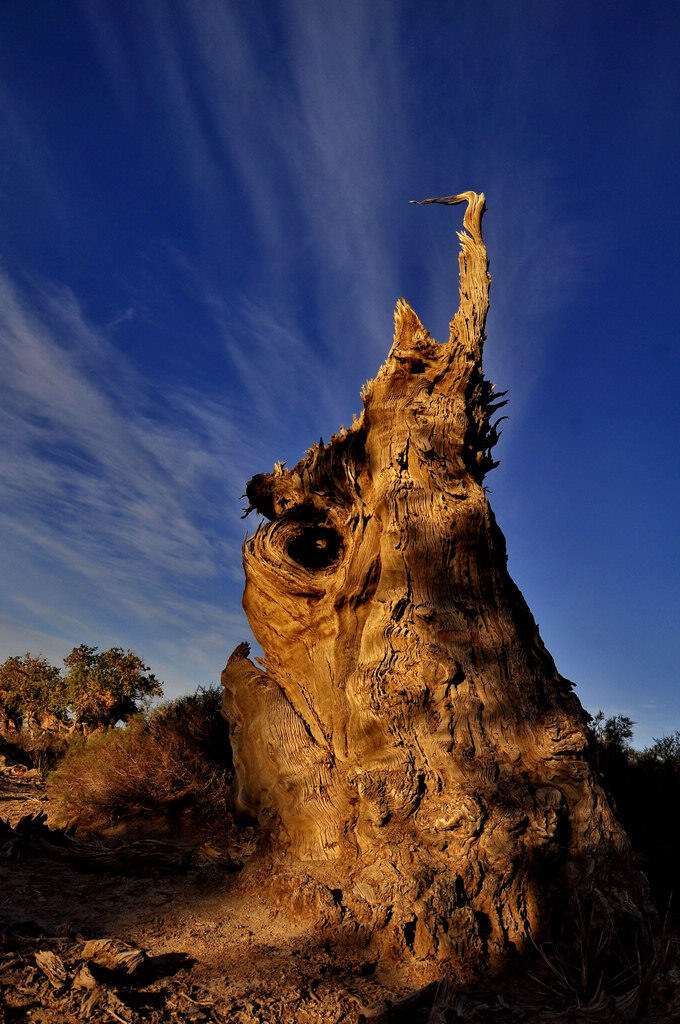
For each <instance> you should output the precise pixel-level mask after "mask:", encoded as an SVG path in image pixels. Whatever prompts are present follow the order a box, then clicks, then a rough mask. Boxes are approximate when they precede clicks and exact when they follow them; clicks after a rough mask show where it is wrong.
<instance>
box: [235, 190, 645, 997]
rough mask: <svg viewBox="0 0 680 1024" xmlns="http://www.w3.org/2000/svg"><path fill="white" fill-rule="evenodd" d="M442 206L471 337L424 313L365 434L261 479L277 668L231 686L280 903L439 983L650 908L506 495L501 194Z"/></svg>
mask: <svg viewBox="0 0 680 1024" xmlns="http://www.w3.org/2000/svg"><path fill="white" fill-rule="evenodd" d="M432 201H433V202H446V203H449V204H454V203H458V202H463V201H465V202H466V203H467V209H466V213H465V218H464V228H465V230H464V231H463V232H461V234H460V236H459V237H460V239H461V255H460V274H461V285H460V292H461V294H460V305H459V309H458V312H457V313H456V315H455V316H454V318H453V320H452V321H451V334H450V337H449V340H448V341H447V342H446V343H444V344H439V343H438V342H436V341H434V340H433V339H432V338H431V337H430V335H429V333H428V332H427V331H426V329H425V328H424V327H423V325H422V324H421V322H420V320H419V319H418V317H417V316H416V314H415V313H414V312H413V310H412V309H411V308H410V306H408V304H407V303H406V302H404V300H403V299H400V300H399V302H398V304H397V308H396V311H395V336H394V342H393V345H392V348H391V350H390V352H389V355H388V357H387V360H386V362H385V364H384V365H383V367H382V368H381V369H380V370H379V372H378V374H377V376H376V377H375V379H374V380H373V381H371V382H370V383H369V384H368V385H367V386H366V388H365V389H364V391H363V392H362V395H363V401H364V408H363V412H362V414H361V415H360V416H359V417H358V418H355V420H354V423H353V424H352V427H351V428H350V429H349V430H347V431H344V432H343V433H341V434H337V435H335V436H334V437H333V438H332V439H331V440H330V442H329V443H328V444H327V445H325V446H324V445H322V444H320V445H314V446H313V447H312V449H310V451H309V452H308V454H307V456H306V457H305V458H304V459H303V460H302V461H301V462H300V463H298V465H297V466H295V467H294V468H293V469H291V470H288V469H284V468H283V467H277V468H276V469H275V471H274V472H273V473H270V474H261V475H259V476H256V477H254V478H253V479H252V480H251V481H250V482H249V483H248V485H247V496H248V499H249V502H250V505H251V506H252V507H253V508H256V509H257V510H258V511H259V512H261V513H262V514H263V515H264V516H265V517H266V518H267V520H268V521H267V522H264V523H262V524H261V525H260V526H259V528H258V529H257V531H256V533H255V535H254V536H253V537H251V538H250V539H248V540H246V542H245V544H244V547H243V561H244V568H245V574H246V588H245V593H244V600H243V604H244V608H245V610H246V613H247V615H248V619H249V621H250V624H251V627H252V630H253V633H254V635H255V637H256V638H257V640H258V642H259V643H260V644H261V646H262V648H263V650H264V652H265V665H266V671H264V672H263V671H261V670H260V669H258V668H257V667H256V666H255V665H254V664H253V663H252V662H251V661H250V660H249V659H248V656H247V655H248V651H247V649H246V648H245V647H244V646H243V645H242V646H241V647H239V648H237V649H236V651H234V653H233V654H232V656H231V657H230V659H229V662H228V664H227V667H226V669H225V671H224V673H223V678H222V681H223V685H224V711H225V715H226V716H227V718H228V719H229V722H230V723H231V734H232V742H233V747H234V759H235V765H236V770H237V777H238V783H239V800H240V804H241V807H242V808H243V809H244V810H247V811H249V812H250V813H252V814H256V815H259V816H260V817H261V818H262V819H263V821H266V822H268V823H269V824H270V827H271V828H272V829H273V833H272V837H273V838H272V853H271V858H272V860H271V862H270V863H269V864H268V870H267V878H268V884H269V885H271V886H277V885H278V886H279V888H280V889H281V888H283V889H284V890H286V886H288V889H287V890H286V891H291V892H292V891H294V892H296V893H299V892H302V891H305V892H308V891H310V887H311V889H313V890H314V892H315V893H316V903H315V906H316V908H317V910H316V913H317V915H318V917H319V920H320V923H322V924H323V923H325V924H328V923H329V922H331V923H335V924H337V925H338V927H342V928H347V929H348V930H349V932H350V933H351V934H352V936H353V940H355V939H356V936H357V935H359V936H363V937H364V939H365V940H366V941H367V942H371V943H373V944H374V945H375V946H376V947H377V948H378V949H379V950H380V951H381V953H382V955H383V956H384V957H385V958H388V959H391V960H392V961H393V962H394V964H395V965H398V968H399V970H401V971H402V972H403V973H404V974H406V975H407V976H408V977H409V978H411V979H412V980H420V981H422V980H427V979H428V978H430V977H437V976H440V975H441V973H442V972H443V971H446V972H448V973H449V974H451V975H453V976H455V977H457V978H459V979H464V978H469V977H471V976H476V975H479V974H480V973H482V972H483V971H485V970H487V969H489V968H491V967H493V966H494V965H496V966H497V965H499V964H501V963H502V962H503V960H504V958H505V957H506V956H507V955H508V953H509V952H511V951H514V950H517V949H520V950H521V949H524V948H527V947H530V946H531V943H532V942H533V941H534V939H540V937H541V936H553V937H555V936H557V935H559V933H560V930H562V932H563V933H564V934H565V935H566V937H567V938H568V937H569V935H570V932H573V928H572V923H573V917H574V914H575V913H576V910H575V904H574V902H573V894H574V893H575V892H577V891H580V892H581V893H582V894H585V895H586V897H587V894H588V893H592V892H594V891H595V890H597V892H598V893H599V894H600V896H599V897H598V898H599V899H601V900H602V908H603V910H602V914H603V918H602V920H603V922H604V921H605V918H606V916H607V915H610V916H609V918H608V920H610V923H612V922H613V923H614V924H615V926H616V927H617V928H618V929H619V931H620V933H621V935H623V934H624V933H625V929H626V927H627V925H628V924H629V923H630V920H631V919H632V918H630V916H629V917H627V916H626V915H627V911H626V909H625V908H626V907H628V908H630V899H629V895H630V894H632V895H633V897H634V898H635V899H636V900H638V901H643V900H644V899H645V898H646V897H645V892H646V890H645V883H644V880H643V879H642V878H641V876H638V875H637V874H636V872H635V871H634V870H633V868H632V867H631V865H630V860H629V851H628V844H627V840H626V837H625V835H624V834H623V833H622V831H621V829H620V827H619V826H618V824H617V822H616V820H615V818H614V815H613V813H612V810H611V807H610V805H609V803H608V801H607V798H606V796H605V794H604V793H603V791H602V789H601V787H600V784H599V782H598V780H597V776H596V774H595V773H594V772H593V769H592V767H591V764H590V761H589V754H588V733H587V725H586V722H587V716H586V714H585V712H584V711H583V709H582V708H581V705H580V704H579V702H578V699H577V698H576V696H575V695H574V694H573V693H572V690H571V684H570V683H568V681H567V680H565V679H563V678H562V677H561V676H560V674H559V673H558V672H557V669H556V668H555V665H554V663H553V660H552V658H551V657H550V655H549V654H548V652H547V650H546V649H545V647H544V645H543V643H542V640H541V638H540V636H539V633H538V629H537V627H536V624H535V622H534V620H533V618H532V616H531V613H530V611H529V609H528V608H527V606H526V604H525V602H524V600H523V598H522V595H521V594H520V592H519V590H518V589H517V587H516V586H515V584H514V583H513V582H512V580H511V578H510V576H509V575H508V572H507V567H506V562H507V558H506V549H505V541H504V538H503V535H502V534H501V532H500V530H499V528H498V526H497V525H496V521H495V519H494V516H493V513H492V511H491V508H490V506H489V502H488V499H487V495H486V493H485V490H484V487H483V483H482V481H483V478H484V474H485V473H486V472H487V471H488V470H489V469H491V468H493V466H494V465H495V462H494V460H493V459H492V457H491V454H490V453H491V449H492V447H493V445H494V444H495V442H496V440H497V436H498V431H497V426H498V423H497V422H496V423H495V424H493V425H492V424H491V423H490V417H491V415H492V414H493V412H495V411H496V410H497V409H498V408H500V407H501V406H502V405H504V404H505V403H504V402H503V401H499V398H502V396H503V393H500V394H499V393H496V392H494V391H493V388H492V386H491V384H490V383H489V382H488V381H487V380H486V379H485V378H484V375H483V372H482V362H481V361H482V349H483V343H484V325H485V319H486V313H487V309H488V291H489V280H490V279H489V274H488V266H487V257H486V250H485V248H484V243H483V240H482V235H481V218H482V213H483V211H484V197H483V195H476V194H475V193H474V192H467V193H462V194H461V195H459V196H452V197H446V198H445V199H443V200H432ZM286 880H287V881H286ZM296 905H299V904H296ZM632 916H633V917H634V914H633V915H632ZM603 926H604V925H603Z"/></svg>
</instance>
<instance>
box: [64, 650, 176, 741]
mask: <svg viewBox="0 0 680 1024" xmlns="http://www.w3.org/2000/svg"><path fill="white" fill-rule="evenodd" d="M64 664H65V666H66V668H67V670H68V671H67V675H66V678H65V680H64V683H65V687H66V693H67V696H68V703H69V706H70V709H71V713H72V715H73V718H74V720H75V721H76V722H79V723H80V722H82V723H83V724H84V725H88V726H92V727H103V728H109V727H111V726H114V725H115V724H116V722H125V721H127V719H129V718H131V717H132V716H133V715H136V714H138V713H139V712H140V711H142V710H143V709H144V708H146V707H147V706H148V702H149V701H150V699H151V698H152V697H159V696H161V694H162V692H163V687H162V685H161V683H159V681H158V680H157V679H156V677H155V675H154V674H153V673H152V672H149V669H148V666H147V665H145V664H144V663H143V662H142V660H141V658H139V657H138V656H137V655H136V654H134V653H133V652H132V651H123V650H122V648H120V647H111V648H110V650H108V651H101V652H98V651H97V648H96V647H88V646H87V644H81V645H80V646H79V647H74V648H73V650H72V651H71V653H70V654H69V655H68V657H66V658H64Z"/></svg>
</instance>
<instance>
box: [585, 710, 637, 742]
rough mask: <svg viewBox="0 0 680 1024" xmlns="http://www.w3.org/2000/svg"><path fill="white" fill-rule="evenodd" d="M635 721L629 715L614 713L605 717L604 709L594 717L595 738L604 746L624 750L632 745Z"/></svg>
mask: <svg viewBox="0 0 680 1024" xmlns="http://www.w3.org/2000/svg"><path fill="white" fill-rule="evenodd" d="M634 725H635V722H634V721H633V720H632V718H629V717H628V715H613V716H612V717H611V718H605V716H604V711H601V710H600V711H598V712H597V714H596V715H594V716H593V719H592V726H591V728H592V730H593V732H594V734H595V738H596V740H597V741H598V743H600V744H601V745H602V746H604V747H608V748H609V749H611V750H619V751H624V750H628V749H629V747H630V741H631V740H632V738H633V726H634Z"/></svg>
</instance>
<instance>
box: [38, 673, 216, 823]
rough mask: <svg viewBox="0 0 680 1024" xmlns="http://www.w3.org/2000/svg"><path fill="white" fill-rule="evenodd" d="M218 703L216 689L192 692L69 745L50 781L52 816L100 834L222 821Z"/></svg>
mask: <svg viewBox="0 0 680 1024" xmlns="http://www.w3.org/2000/svg"><path fill="white" fill-rule="evenodd" d="M220 700H221V694H220V692H219V691H218V690H217V689H215V688H212V689H203V690H199V691H198V692H197V693H195V694H193V695H192V696H189V697H181V698H179V699H177V700H174V701H168V702H165V703H164V704H162V705H161V706H160V707H158V708H157V709H156V710H154V711H152V712H151V713H149V714H147V715H145V716H143V717H138V718H135V719H133V720H132V721H131V722H129V723H128V725H127V726H126V727H124V728H116V729H110V730H108V731H107V732H104V733H101V734H98V735H94V736H91V737H90V738H89V739H87V740H85V741H82V742H81V743H80V744H78V745H74V746H72V747H71V749H70V750H69V751H68V752H67V753H66V756H65V757H64V758H63V760H62V761H61V763H60V764H59V766H58V768H57V769H56V771H55V772H54V773H53V774H52V776H51V777H50V779H49V794H50V798H51V800H52V803H53V806H54V807H55V811H56V814H57V816H58V817H59V818H60V819H62V820H63V821H69V822H71V823H72V824H74V825H77V826H79V827H81V828H89V829H99V830H101V829H107V828H111V827H112V826H116V825H118V824H120V823H126V824H128V825H134V826H135V827H136V828H138V829H142V830H144V828H145V826H147V827H153V828H157V827H158V826H159V824H161V825H164V826H166V827H168V828H170V830H171V831H180V830H181V829H182V827H183V826H185V825H186V824H187V823H188V820H191V821H192V822H194V823H195V822H197V821H200V822H204V823H210V822H219V821H220V820H222V819H224V818H225V817H226V816H227V814H228V813H229V811H230V809H231V761H230V758H231V749H230V746H229V737H228V731H227V727H226V724H225V722H224V721H223V720H222V718H221V716H220V714H219V708H220Z"/></svg>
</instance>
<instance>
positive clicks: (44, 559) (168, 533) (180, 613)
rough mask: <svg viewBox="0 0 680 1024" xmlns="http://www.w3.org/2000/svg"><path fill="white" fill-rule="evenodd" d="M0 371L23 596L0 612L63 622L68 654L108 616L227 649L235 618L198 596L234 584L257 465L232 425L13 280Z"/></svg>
mask: <svg viewBox="0 0 680 1024" xmlns="http://www.w3.org/2000/svg"><path fill="white" fill-rule="evenodd" d="M0 360H1V361H2V365H3V368H4V372H3V375H2V381H1V382H0V398H1V408H2V415H1V416H0V444H1V445H2V449H3V459H2V463H1V464H0V500H1V502H2V507H3V509H4V510H5V511H4V512H3V514H2V515H1V516H0V536H2V537H3V543H4V545H5V550H6V559H5V561H6V574H5V578H6V581H7V580H8V579H9V578H12V579H15V580H20V581H21V584H22V587H23V588H25V589H24V592H23V595H19V596H18V597H17V598H16V599H15V598H14V596H13V594H12V593H11V592H6V593H5V595H4V603H5V604H6V605H9V606H10V608H11V607H12V606H14V608H15V610H16V609H21V610H23V612H24V613H26V614H27V615H28V616H29V617H31V618H32V619H33V620H35V621H42V622H43V623H47V624H49V623H50V622H51V620H52V617H53V616H55V617H56V618H58V619H59V622H60V626H59V631H60V634H66V633H68V632H70V633H71V636H72V637H73V641H72V642H74V643H75V642H78V641H79V640H80V639H82V635H81V636H79V635H78V633H77V629H78V627H79V625H80V624H81V623H82V621H83V619H86V620H88V621H87V622H86V623H84V624H83V625H87V626H88V627H89V628H97V627H96V622H97V614H100V618H101V616H102V615H104V616H105V615H106V614H107V613H108V614H109V615H110V616H111V619H112V620H114V621H115V620H118V621H121V620H122V621H127V622H134V623H135V624H136V626H135V628H136V630H137V632H138V634H139V635H141V633H142V632H143V631H144V629H146V631H147V632H149V633H151V634H152V635H156V636H157V637H159V638H162V637H163V636H166V637H167V636H170V635H172V636H174V637H177V636H178V635H183V636H185V637H186V636H192V638H193V639H194V641H196V642H198V643H199V645H200V643H201V641H202V642H203V644H204V645H205V644H208V645H209V646H211V647H213V648H214V647H215V645H217V646H218V647H220V648H221V646H222V644H223V642H224V638H225V635H229V633H232V634H233V633H234V632H237V627H238V631H240V629H241V628H242V627H241V626H240V622H241V619H240V617H239V616H236V617H234V616H233V615H231V616H230V615H228V614H227V613H226V611H225V607H224V606H222V605H220V604H219V603H216V602H215V601H214V600H210V599H206V597H205V596H204V595H205V593H206V592H207V593H209V594H212V595H213V597H217V596H218V595H220V594H221V592H222V591H224V588H225V587H228V586H229V583H230V581H232V582H233V580H234V578H236V577H237V576H240V567H239V562H240V541H241V538H242V533H243V531H242V524H241V523H240V521H239V519H238V511H239V503H238V494H239V493H240V489H242V481H243V479H244V474H245V473H246V472H247V470H246V469H245V463H246V462H248V461H250V462H255V461H257V457H256V455H255V453H254V452H252V451H251V450H250V449H249V448H248V446H247V444H246V445H244V444H243V443H242V439H241V437H240V434H239V432H238V431H237V430H236V428H235V427H234V424H233V422H232V421H231V420H230V418H229V416H228V415H226V414H225V413H224V411H223V410H221V409H220V408H219V407H218V406H217V404H216V403H215V402H214V401H213V402H211V401H210V400H209V399H207V398H205V397H203V396H201V398H200V399H199V398H198V397H197V396H196V395H193V394H191V393H190V392H184V393H176V392H175V393H170V394H166V395H165V396H164V397H161V396H160V395H159V394H158V392H157V391H155V390H154V389H153V388H150V387H149V385H148V384H147V383H146V382H145V381H144V380H143V379H142V378H141V377H140V376H139V374H138V373H137V372H136V371H135V370H134V368H133V367H132V366H131V365H130V364H129V363H128V362H127V360H126V359H125V358H124V357H123V356H122V355H121V354H120V353H119V352H118V351H117V350H116V349H115V347H114V346H113V345H111V343H110V342H108V341H107V340H106V339H105V338H104V337H103V335H102V334H101V332H99V331H97V330H96V329H95V328H94V327H93V326H92V325H91V324H89V323H88V322H87V321H86V319H85V318H84V316H83V314H82V312H81V311H80V309H79V308H78V305H77V302H76V300H75V297H74V296H73V295H72V294H71V293H70V292H68V291H66V290H62V291H56V290H54V289H47V288H43V289H42V290H38V289H36V288H35V287H33V288H31V289H29V290H28V292H26V291H22V290H21V289H20V288H18V287H17V286H16V284H15V283H14V282H13V281H12V280H11V279H10V278H9V276H8V275H7V274H6V273H0ZM225 453H228V458H225ZM88 595H90V596H89V601H90V605H91V607H90V608H88V607H87V606H86V607H85V608H83V607H82V603H83V601H84V600H87V596H88ZM234 596H235V595H232V597H231V600H233V597H234ZM224 597H225V603H226V594H224ZM97 604H99V605H100V606H101V607H100V609H99V613H98V612H97V610H96V608H95V606H96V605H97ZM16 617H17V616H16V614H15V615H14V616H13V619H12V621H14V620H16ZM199 637H200V638H201V640H199V639H198V638H199ZM5 639H6V640H7V642H8V643H11V642H12V639H11V637H10V636H7V637H6V638H5ZM118 642H121V643H125V642H127V638H125V639H122V640H119V641H118ZM8 653H16V652H15V651H14V649H13V648H12V650H10V651H8Z"/></svg>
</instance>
